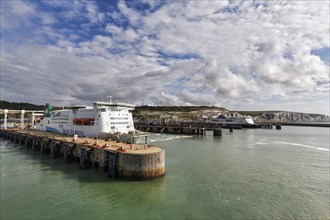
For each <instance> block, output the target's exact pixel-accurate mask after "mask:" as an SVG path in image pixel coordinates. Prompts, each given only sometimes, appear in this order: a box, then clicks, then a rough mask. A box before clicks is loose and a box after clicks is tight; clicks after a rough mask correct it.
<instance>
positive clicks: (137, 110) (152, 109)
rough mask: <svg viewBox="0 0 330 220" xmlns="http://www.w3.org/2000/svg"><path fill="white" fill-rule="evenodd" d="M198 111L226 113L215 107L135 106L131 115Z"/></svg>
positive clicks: (222, 109) (223, 109)
mask: <svg viewBox="0 0 330 220" xmlns="http://www.w3.org/2000/svg"><path fill="white" fill-rule="evenodd" d="M200 110H219V111H227V109H225V108H219V107H215V106H136V107H135V110H134V111H133V113H140V112H155V111H156V112H192V111H200Z"/></svg>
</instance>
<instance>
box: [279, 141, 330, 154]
mask: <svg viewBox="0 0 330 220" xmlns="http://www.w3.org/2000/svg"><path fill="white" fill-rule="evenodd" d="M274 143H275V144H286V145H292V146H300V147H306V148H311V149H316V150H321V151H328V152H329V149H326V148H322V147H314V146H310V145H305V144H299V143H290V142H284V141H275V142H274Z"/></svg>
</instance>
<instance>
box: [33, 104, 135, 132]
mask: <svg viewBox="0 0 330 220" xmlns="http://www.w3.org/2000/svg"><path fill="white" fill-rule="evenodd" d="M134 108H135V105H132V104H127V103H112V101H111V100H110V101H109V102H95V103H93V106H90V107H89V106H74V107H72V108H70V109H65V110H57V111H53V112H51V114H50V115H49V117H43V118H42V119H41V120H40V121H39V122H37V123H36V130H41V131H51V132H57V133H61V134H68V135H74V134H77V135H78V136H85V137H105V136H107V135H109V134H114V133H122V134H128V133H132V132H134V131H135V129H134V123H133V116H132V113H131V111H132V110H134Z"/></svg>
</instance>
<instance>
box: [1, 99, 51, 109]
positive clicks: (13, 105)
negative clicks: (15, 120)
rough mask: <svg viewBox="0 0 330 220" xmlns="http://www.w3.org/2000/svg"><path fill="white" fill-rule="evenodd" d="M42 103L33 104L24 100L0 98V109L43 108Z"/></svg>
mask: <svg viewBox="0 0 330 220" xmlns="http://www.w3.org/2000/svg"><path fill="white" fill-rule="evenodd" d="M44 108H45V106H44V105H34V104H31V103H26V102H7V101H1V100H0V109H15V110H22V109H25V110H44Z"/></svg>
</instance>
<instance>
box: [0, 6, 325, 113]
mask: <svg viewBox="0 0 330 220" xmlns="http://www.w3.org/2000/svg"><path fill="white" fill-rule="evenodd" d="M329 7H330V1H329V0H325V1H322V0H313V1H307V0H301V1H292V0H290V1H282V0H278V1H232V0H229V1H225V0H220V1H217V0H212V1H201V0H200V1H199V0H190V1H189V0H188V1H174V0H173V1H172V0H166V1H163V0H139V1H138V0H134V1H106V0H102V1H71V0H44V1H42V0H38V1H36V0H33V1H28V0H25V1H20V0H1V9H0V10H1V11H0V12H1V15H0V16H1V17H0V19H1V31H0V34H1V81H0V92H1V100H6V101H11V102H30V103H34V104H44V103H51V104H53V105H57V106H62V105H63V104H64V105H65V106H70V105H74V104H89V105H91V103H92V102H94V101H102V100H105V99H106V96H109V95H110V96H112V97H113V101H119V102H127V103H131V104H136V105H141V104H144V105H175V106H185V105H187V106H191V105H198V106H199V105H207V106H219V107H220V106H221V107H225V108H227V109H229V110H285V111H297V112H307V113H321V114H326V115H329V114H330V113H329V107H330V106H329V105H330V103H329V102H330V101H329V99H330V90H329V85H330V80H329V78H330V73H329V65H330V36H329V35H330V29H329V26H330V18H329V14H330V12H329Z"/></svg>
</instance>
